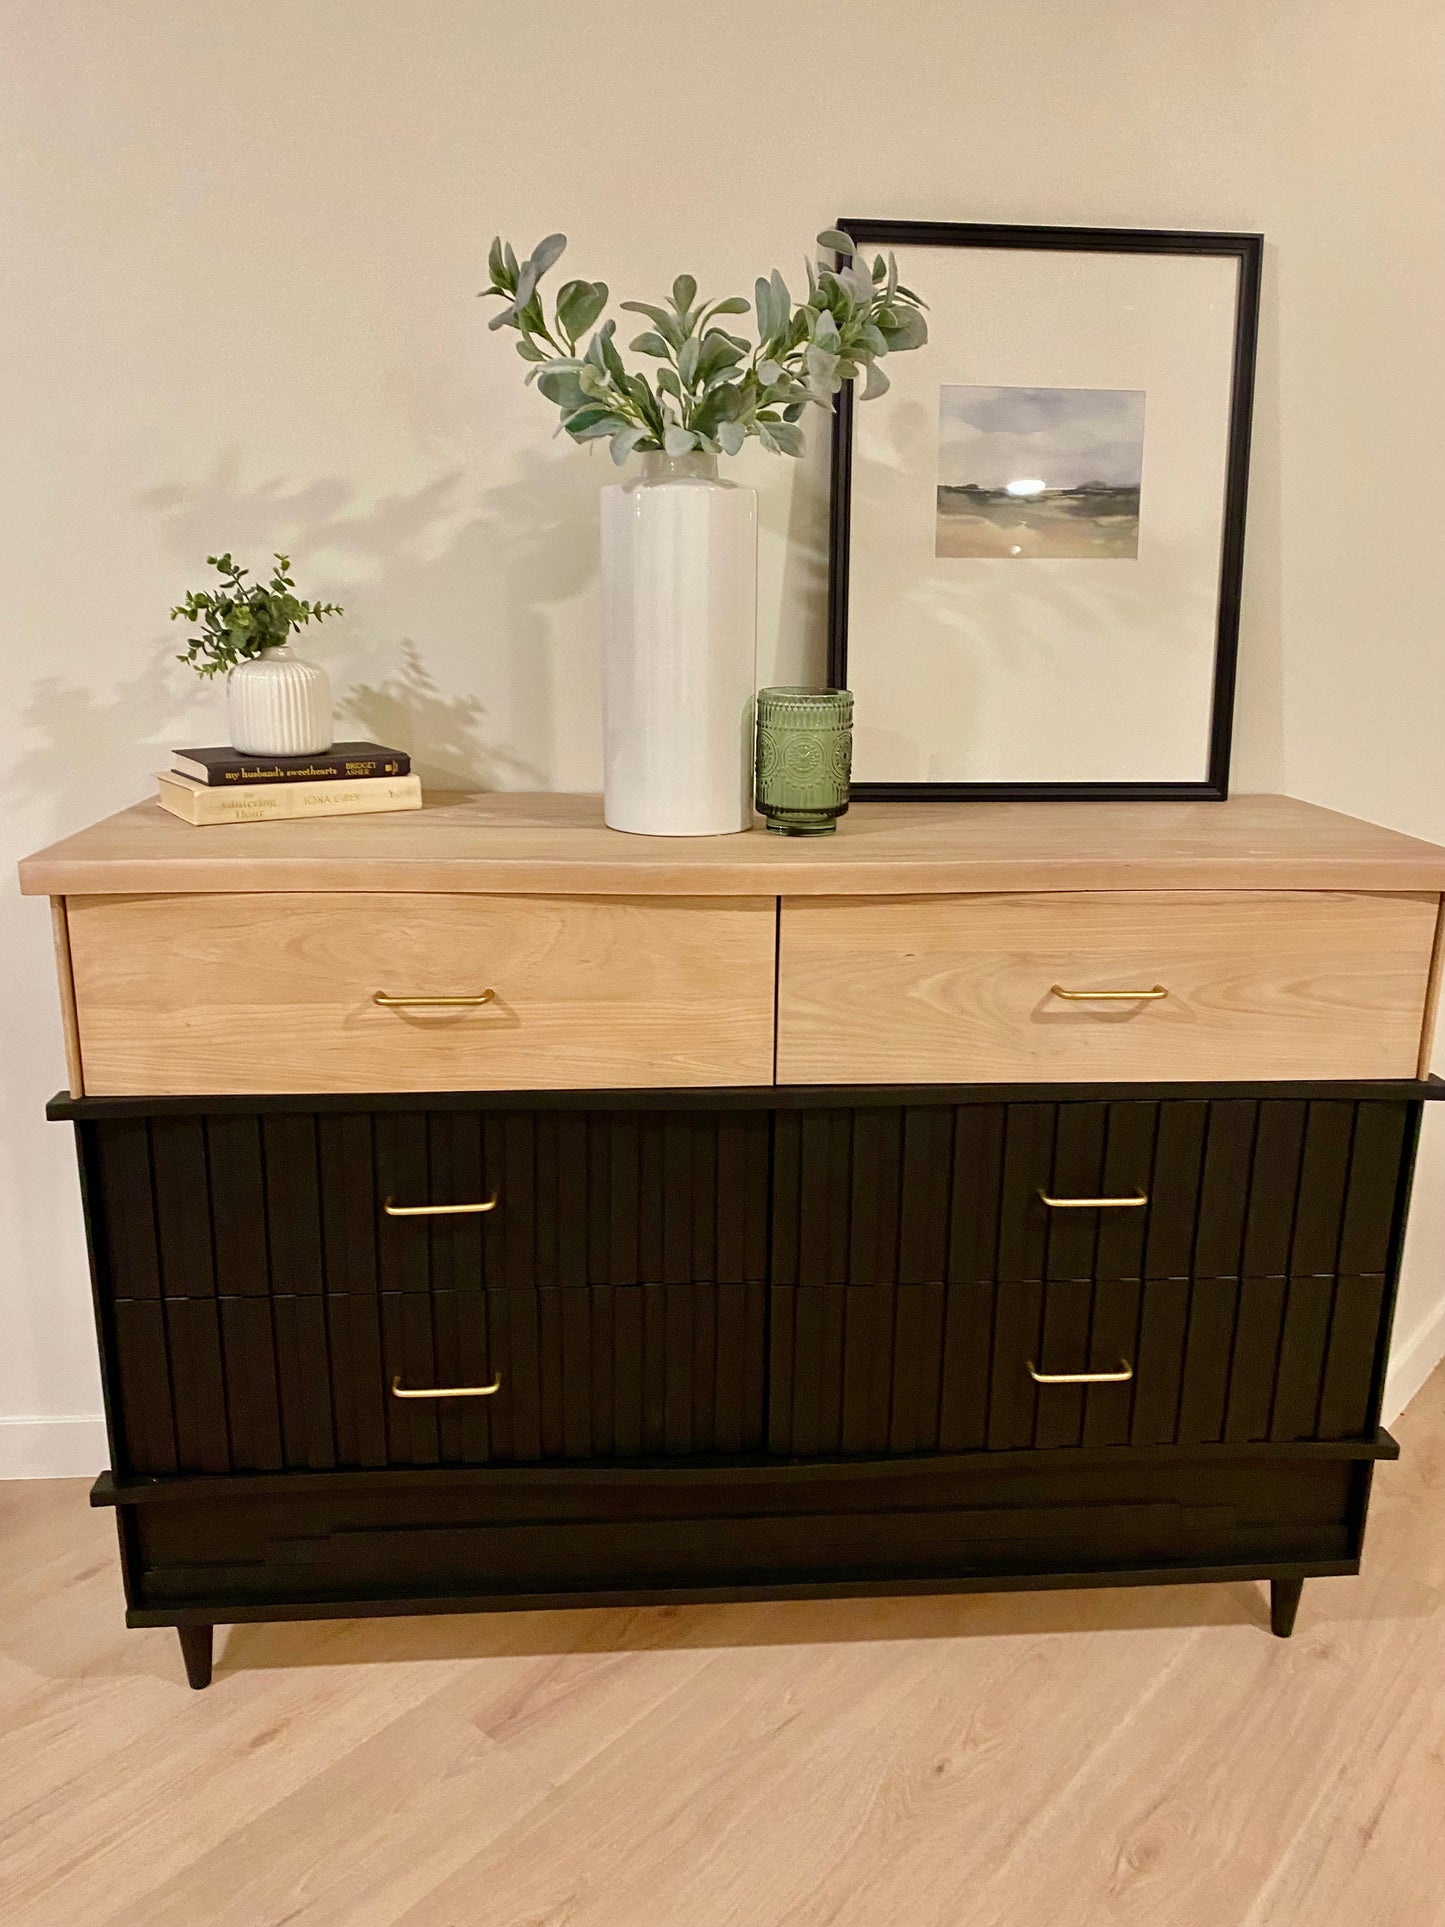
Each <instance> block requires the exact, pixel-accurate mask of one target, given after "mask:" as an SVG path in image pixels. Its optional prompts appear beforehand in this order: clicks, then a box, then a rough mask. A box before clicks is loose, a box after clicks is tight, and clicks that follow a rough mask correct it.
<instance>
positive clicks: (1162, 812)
mask: <svg viewBox="0 0 1445 1927" xmlns="http://www.w3.org/2000/svg"><path fill="white" fill-rule="evenodd" d="M20 879H21V888H22V890H24V891H26V892H27V893H29V894H31V895H97V894H100V895H112V896H115V895H132V894H136V893H154V892H166V893H169V892H186V891H208V892H209V891H220V892H232V891H243V890H264V891H275V890H300V891H322V890H385V891H416V892H421V893H428V892H436V891H444V892H453V891H464V892H487V891H499V892H505V893H508V894H512V895H516V894H521V893H525V894H535V895H539V896H546V895H558V894H574V893H580V894H585V895H613V894H618V895H624V896H664V897H667V896H765V895H779V896H795V895H796V896H844V895H864V896H883V895H893V894H897V895H908V894H910V893H913V892H924V891H927V892H933V891H972V890H988V891H998V890H1115V889H1136V890H1150V889H1156V890H1162V889H1170V890H1211V889H1213V890H1249V889H1285V890H1290V889H1293V890H1300V889H1318V890H1427V891H1435V892H1436V893H1437V894H1438V893H1439V892H1440V891H1442V890H1445V849H1442V848H1440V847H1438V846H1437V845H1435V844H1432V843H1423V842H1420V841H1419V840H1418V839H1416V838H1414V837H1409V836H1401V835H1399V834H1398V833H1397V832H1396V831H1393V830H1384V829H1378V828H1376V827H1375V826H1374V825H1373V824H1369V823H1362V822H1360V821H1358V820H1357V819H1356V818H1354V817H1349V816H1341V815H1338V814H1336V813H1335V812H1334V811H1332V810H1323V809H1319V808H1318V807H1316V806H1315V805H1313V804H1310V803H1301V802H1297V801H1295V800H1294V799H1293V798H1290V797H1284V796H1236V797H1232V798H1230V800H1229V801H1228V802H1225V803H858V804H855V805H854V807H853V808H852V809H851V810H850V811H849V812H848V814H847V815H846V816H845V817H844V818H843V819H842V821H841V823H840V825H839V828H838V833H837V835H836V836H825V837H802V838H792V837H783V836H773V835H769V834H768V833H767V832H765V831H764V830H762V829H761V828H759V829H756V830H753V831H750V832H746V833H744V834H742V835H738V836H715V837H653V836H626V835H623V834H622V833H621V832H619V831H616V830H609V829H607V828H606V827H605V826H604V825H603V822H602V806H601V799H600V798H598V797H595V796H559V795H548V794H521V793H509V794H499V795H484V796H459V795H448V794H445V793H441V792H436V793H433V794H431V795H429V796H428V797H427V798H426V801H425V806H424V807H423V808H422V809H421V810H419V811H408V812H404V813H402V814H400V815H393V816H385V815H381V816H353V817H335V818H330V819H328V820H325V821H322V822H304V823H227V824H222V825H219V826H215V827H212V828H209V829H194V828H193V827H192V826H191V825H190V824H188V823H182V822H180V821H178V820H177V819H176V818H175V817H173V816H170V815H168V814H167V812H166V811H164V810H163V809H161V807H160V805H159V804H158V803H155V802H145V803H137V804H134V805H133V806H132V807H131V808H130V809H127V810H122V811H121V812H120V813H119V814H118V815H116V816H111V817H107V818H106V819H105V820H104V821H103V822H100V823H97V824H94V825H93V826H92V827H91V828H89V829H85V830H81V831H80V832H79V833H78V834H77V835H75V836H70V837H67V838H65V840H64V841H63V842H60V843H56V844H54V845H52V847H51V848H50V849H48V850H44V851H41V852H40V853H39V854H38V855H36V856H32V857H30V858H28V859H27V860H26V861H25V862H24V863H23V864H22V865H21V866H20Z"/></svg>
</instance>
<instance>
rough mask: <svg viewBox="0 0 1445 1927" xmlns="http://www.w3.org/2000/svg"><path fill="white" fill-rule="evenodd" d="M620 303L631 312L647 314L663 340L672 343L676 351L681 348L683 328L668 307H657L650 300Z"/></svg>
mask: <svg viewBox="0 0 1445 1927" xmlns="http://www.w3.org/2000/svg"><path fill="white" fill-rule="evenodd" d="M619 305H620V306H621V307H623V308H625V309H627V311H628V313H629V314H645V315H646V316H647V318H648V320H649V321H650V322H652V324H653V326H654V327H655V328H656V329H657V332H658V333H659V334H660V335H661V336H662V338H663V340H664V341H667V342H670V343H671V345H672V348H673V351H674V352H676V351H677V349H679V348H681V346H682V343H683V333H682V329H681V328H680V327H679V326H678V325H677V317H676V315H673V314H669V313H668V311H667V309H666V308H656V307H654V306H653V304H652V303H651V302H650V301H623V302H621V303H620V304H619Z"/></svg>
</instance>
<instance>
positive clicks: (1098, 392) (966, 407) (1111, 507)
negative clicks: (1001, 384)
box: [934, 385, 1144, 561]
mask: <svg viewBox="0 0 1445 1927" xmlns="http://www.w3.org/2000/svg"><path fill="white" fill-rule="evenodd" d="M1143 467H1144V392H1143V390H1142V389H1134V388H965V387H960V386H953V385H950V386H946V387H943V388H940V389H939V405H938V513H937V522H936V536H935V542H934V554H935V555H937V556H942V557H949V558H962V557H967V556H1005V557H1007V556H1019V557H1034V558H1039V557H1061V556H1062V557H1067V556H1073V557H1080V558H1088V557H1093V558H1098V559H1102V560H1114V561H1118V560H1132V559H1136V558H1137V556H1138V554H1139V489H1140V483H1141V479H1142V476H1143Z"/></svg>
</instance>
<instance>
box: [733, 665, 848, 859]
mask: <svg viewBox="0 0 1445 1927" xmlns="http://www.w3.org/2000/svg"><path fill="white" fill-rule="evenodd" d="M852 767H853V692H852V691H851V690H849V689H760V690H759V691H758V753H757V788H756V792H755V795H756V800H757V806H758V813H759V815H760V816H762V817H764V818H765V819H766V823H767V827H768V828H769V829H770V830H776V831H777V832H778V833H779V835H781V836H827V835H829V834H830V833H831V832H832V831H833V830H835V829H837V827H838V818H839V817H840V816H841V815H842V814H843V812H844V811H845V810H846V809H847V807H848V779H849V777H850V775H851V773H852Z"/></svg>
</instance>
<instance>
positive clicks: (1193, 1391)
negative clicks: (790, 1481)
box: [768, 1274, 1385, 1456]
mask: <svg viewBox="0 0 1445 1927" xmlns="http://www.w3.org/2000/svg"><path fill="white" fill-rule="evenodd" d="M1384 1305H1385V1279H1384V1278H1383V1277H1382V1276H1380V1275H1378V1274H1377V1275H1375V1276H1372V1277H1359V1278H1327V1277H1315V1276H1307V1277H1301V1278H1289V1279H1283V1278H1246V1279H1243V1280H1236V1279H1231V1278H1199V1279H1194V1280H1189V1279H1156V1280H1149V1281H1147V1282H1143V1283H1140V1282H1138V1281H1132V1280H1127V1279H1106V1280H1101V1281H1099V1282H1096V1283H1095V1282H1080V1281H1074V1280H1062V1281H1051V1282H1048V1283H1030V1282H1027V1281H1024V1282H1008V1283H1003V1284H997V1285H992V1284H958V1283H952V1284H943V1283H938V1282H935V1283H932V1284H901V1285H798V1286H779V1287H775V1288H774V1290H773V1293H772V1311H771V1320H772V1323H771V1353H770V1358H771V1381H770V1399H769V1425H768V1439H769V1445H770V1448H771V1449H772V1450H773V1451H775V1452H779V1453H789V1454H798V1455H802V1456H807V1455H811V1454H840V1455H845V1456H846V1455H865V1454H878V1453H910V1452H937V1451H942V1452H969V1451H984V1450H989V1451H1016V1450H1019V1449H1021V1448H1030V1447H1037V1448H1039V1449H1049V1448H1057V1447H1080V1446H1103V1445H1209V1444H1235V1445H1243V1444H1251V1443H1259V1444H1266V1443H1272V1444H1282V1443H1292V1442H1295V1441H1298V1440H1306V1439H1320V1440H1325V1439H1329V1440H1337V1439H1350V1438H1360V1437H1364V1436H1366V1435H1368V1434H1369V1433H1370V1432H1371V1431H1372V1429H1373V1426H1374V1423H1375V1412H1374V1402H1375V1398H1376V1387H1377V1384H1378V1371H1379V1353H1380V1344H1381V1338H1382V1321H1383V1313H1384ZM1083 1374H1088V1375H1090V1377H1091V1378H1092V1379H1093V1381H1094V1382H1091V1383H1086V1384H1069V1383H1058V1382H1052V1381H1057V1380H1059V1379H1067V1378H1070V1377H1074V1376H1077V1375H1083Z"/></svg>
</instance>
